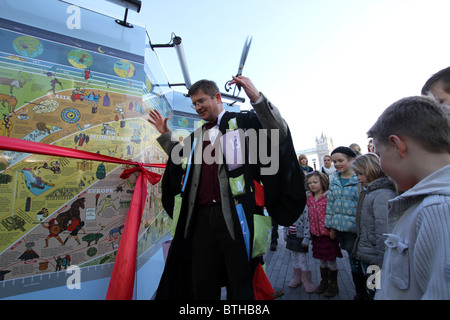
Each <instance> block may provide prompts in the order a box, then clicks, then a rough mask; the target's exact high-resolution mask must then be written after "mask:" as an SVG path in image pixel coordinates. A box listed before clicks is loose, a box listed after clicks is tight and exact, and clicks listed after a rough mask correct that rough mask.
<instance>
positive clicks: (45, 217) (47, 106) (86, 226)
mask: <svg viewBox="0 0 450 320" xmlns="http://www.w3.org/2000/svg"><path fill="white" fill-rule="evenodd" d="M0 20H1V21H0V26H2V27H1V28H0V39H1V41H0V101H1V102H0V135H2V136H5V137H13V138H18V139H22V140H28V141H35V142H41V143H45V144H53V145H56V146H63V147H68V148H72V149H77V150H84V151H89V152H92V153H100V154H103V155H109V156H113V157H116V158H120V159H130V160H131V159H132V160H133V161H139V162H145V163H164V162H165V160H166V155H165V154H164V152H163V151H162V150H161V149H160V148H159V146H158V145H157V143H156V142H155V138H156V137H157V132H156V131H155V129H153V128H152V127H151V126H150V124H149V123H148V122H147V121H146V120H145V118H144V115H146V114H148V110H149V108H158V109H160V111H161V113H163V114H166V113H168V112H170V110H168V109H167V108H168V106H167V103H166V101H165V100H164V97H163V96H161V95H157V94H154V93H150V90H153V86H152V75H151V74H149V72H148V71H144V57H143V56H136V55H132V54H128V53H126V52H122V51H119V50H114V48H106V47H104V46H100V45H98V44H93V43H87V42H85V41H82V40H80V39H76V41H75V40H73V39H71V41H72V40H73V41H72V43H74V42H76V43H77V47H75V46H73V45H70V44H69V42H70V41H68V40H67V37H65V36H59V35H58V34H56V33H53V32H50V31H48V30H46V31H45V32H39V30H34V29H33V28H31V27H29V26H27V27H26V28H25V27H23V26H22V25H20V24H18V23H13V22H11V21H6V20H4V19H0ZM30 30H31V31H32V32H30ZM36 34H43V35H47V36H49V35H51V38H52V39H51V41H50V40H48V39H47V38H46V37H44V36H42V37H37V36H36ZM58 40H59V41H58ZM90 48H98V50H92V49H90ZM106 51H108V52H111V51H114V53H115V54H114V55H111V54H110V55H106V54H105V53H104V52H106ZM143 96H145V99H143ZM123 169H124V166H122V165H118V164H114V163H100V162H95V161H86V160H77V159H69V158H65V157H64V156H63V155H62V156H61V157H52V156H45V155H37V154H33V153H32V152H30V153H18V152H11V151H2V150H0V280H11V279H17V278H23V277H28V276H35V275H42V274H45V273H52V272H56V271H60V270H64V269H66V268H67V267H68V266H70V265H78V266H79V267H84V266H92V265H100V264H106V263H112V262H114V259H115V254H116V251H117V248H118V246H119V244H120V239H121V235H122V230H123V227H124V222H125V217H126V214H127V211H128V208H129V206H130V202H131V196H132V194H133V188H134V184H135V180H136V177H135V176H131V177H130V178H128V179H126V180H122V179H121V178H120V177H119V176H120V174H121V173H122V171H123ZM154 170H155V171H156V172H159V173H162V171H161V170H162V169H154ZM148 191H149V192H148V197H147V202H146V209H145V211H144V213H143V218H142V221H141V227H140V232H139V238H140V239H139V244H138V251H139V254H142V253H144V252H145V251H146V250H147V249H148V248H150V247H151V246H152V245H153V244H154V243H155V242H156V241H158V240H159V239H160V238H161V237H162V236H163V235H165V234H166V233H167V232H168V231H169V230H170V224H171V221H170V219H169V218H168V216H167V214H166V213H165V212H164V210H163V209H162V206H161V200H160V196H161V190H160V185H159V184H156V185H154V186H152V185H150V184H148Z"/></svg>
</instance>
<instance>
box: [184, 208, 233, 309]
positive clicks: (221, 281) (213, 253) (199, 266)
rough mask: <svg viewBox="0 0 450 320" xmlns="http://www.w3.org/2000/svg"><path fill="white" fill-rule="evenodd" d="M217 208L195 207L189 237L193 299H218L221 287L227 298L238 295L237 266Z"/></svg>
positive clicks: (219, 210)
mask: <svg viewBox="0 0 450 320" xmlns="http://www.w3.org/2000/svg"><path fill="white" fill-rule="evenodd" d="M238 259H239V258H238V255H237V250H236V245H235V242H234V240H233V239H232V238H231V236H230V234H229V232H228V229H227V226H226V224H225V220H224V218H223V214H222V207H221V206H220V205H213V206H199V207H198V209H197V212H196V221H195V227H194V235H193V252H192V280H193V291H194V298H195V299H202V300H203V299H214V300H220V296H221V287H222V286H224V285H226V287H227V299H236V298H237V297H238V295H239V293H238V292H239V264H238V261H239V260H238Z"/></svg>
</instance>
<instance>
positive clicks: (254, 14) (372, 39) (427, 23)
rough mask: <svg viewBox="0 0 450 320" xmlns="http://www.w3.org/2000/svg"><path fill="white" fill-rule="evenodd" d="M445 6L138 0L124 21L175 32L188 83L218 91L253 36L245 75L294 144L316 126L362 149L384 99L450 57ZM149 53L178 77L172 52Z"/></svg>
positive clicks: (386, 0)
mask: <svg viewBox="0 0 450 320" xmlns="http://www.w3.org/2000/svg"><path fill="white" fill-rule="evenodd" d="M96 2H100V3H104V2H105V1H96ZM110 7H111V8H112V9H111V10H112V11H114V8H113V7H114V5H111V6H110ZM119 12H120V14H119V15H118V17H123V10H122V9H120V10H119ZM449 13H450V2H449V1H448V0H427V1H424V0H420V1H419V0H377V1H374V0H339V1H336V0H315V1H312V0H308V1H306V0H292V1H291V0H279V1H268V0H241V1H236V0H229V1H211V0H209V1H204V0H191V1H186V0H168V1H167V0H165V1H156V0H142V9H141V12H140V13H135V12H130V14H129V21H130V22H133V21H134V22H136V23H137V24H140V25H143V26H144V25H145V26H146V27H147V29H148V31H149V34H150V37H151V38H152V42H153V43H167V42H169V40H170V37H171V34H172V32H174V33H175V34H176V35H178V36H180V37H181V38H182V39H183V47H184V52H185V55H186V60H187V64H188V68H189V73H190V77H191V81H192V82H195V81H197V80H199V79H202V78H208V79H211V80H214V81H216V82H217V84H218V85H219V88H221V89H222V88H223V87H224V84H225V82H226V81H227V80H229V79H230V77H231V75H233V74H235V73H236V72H237V67H238V62H239V59H240V56H241V51H242V47H243V44H244V42H245V39H246V37H247V36H253V42H252V46H251V48H250V53H249V56H248V58H247V63H246V65H245V68H244V75H245V76H248V77H250V78H251V79H252V80H253V82H254V83H255V85H256V86H257V87H258V89H259V90H260V91H262V92H263V93H265V95H266V96H267V97H268V98H269V99H270V100H271V101H272V102H273V103H274V104H275V105H276V106H277V107H278V108H279V109H280V111H281V113H282V115H283V116H284V117H285V119H286V120H287V122H288V124H289V126H290V129H291V132H292V135H293V138H294V144H295V147H296V149H297V150H300V149H308V148H312V147H314V146H315V143H314V141H315V138H316V137H317V136H320V135H321V133H322V132H323V133H324V134H326V135H328V136H331V137H332V138H333V140H334V144H335V147H337V146H339V145H349V144H350V143H353V142H356V143H359V144H360V145H361V147H362V148H363V150H364V148H365V145H366V143H367V138H366V132H367V130H368V129H369V128H370V127H371V125H372V124H373V123H374V122H375V121H376V119H377V117H378V116H379V115H380V114H381V113H382V111H383V110H384V109H385V108H386V107H388V106H389V105H390V104H391V103H393V102H395V101H396V100H398V99H400V98H402V97H405V96H411V95H417V94H420V89H421V87H422V85H423V84H424V82H425V81H426V80H427V79H428V78H429V77H430V76H431V75H432V74H433V73H435V72H437V71H439V70H440V69H443V68H445V67H447V66H449V65H450V63H449V57H450V52H449V51H450V41H449V40H448V37H447V33H448V32H447V30H448V15H449ZM169 51H170V52H169ZM158 53H159V54H160V56H161V59H162V61H163V63H164V65H165V69H166V71H167V74H168V77H169V80H170V81H171V82H172V83H178V82H183V77H182V73H181V70H180V67H179V64H178V60H177V57H176V55H175V52H174V51H172V50H168V51H166V50H164V51H162V50H159V51H158ZM241 95H243V93H241ZM247 107H248V106H247V104H246V105H245V106H244V108H247Z"/></svg>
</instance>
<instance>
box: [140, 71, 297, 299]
mask: <svg viewBox="0 0 450 320" xmlns="http://www.w3.org/2000/svg"><path fill="white" fill-rule="evenodd" d="M230 84H235V85H237V86H238V87H240V88H243V89H244V91H245V93H246V94H247V96H248V98H249V99H250V102H251V104H252V106H253V109H254V111H255V112H256V113H255V112H241V113H233V112H225V110H224V108H223V106H222V99H221V94H220V92H219V89H218V88H217V85H216V84H215V83H214V82H212V81H208V80H200V81H198V82H197V83H195V84H193V85H192V87H191V88H190V89H189V93H188V94H189V96H190V98H191V100H192V104H193V107H195V110H196V112H197V113H198V115H199V116H200V117H201V118H202V119H203V120H205V121H206V122H207V123H205V124H204V125H203V126H202V127H200V128H199V129H197V130H196V131H195V132H194V133H192V134H191V135H190V136H189V137H187V138H186V139H185V140H184V141H183V143H182V144H180V142H179V141H178V140H176V139H175V138H174V137H173V136H172V132H171V131H170V130H169V127H168V125H167V119H168V118H165V119H164V118H163V117H162V116H161V115H160V114H159V113H158V111H156V110H152V111H150V119H149V120H148V121H149V122H150V123H151V124H153V125H154V126H155V128H156V129H157V130H158V131H159V132H160V133H161V136H159V137H158V138H157V141H158V142H159V144H160V145H161V147H162V148H163V149H164V151H165V152H166V153H167V154H168V155H169V160H168V162H167V167H166V170H165V173H164V177H163V180H162V188H163V199H162V200H163V206H164V208H165V209H166V211H167V212H168V214H169V215H171V216H172V215H173V207H174V196H175V195H177V194H180V193H181V195H182V202H181V209H180V212H179V217H178V221H177V226H176V231H175V235H174V238H173V241H172V244H171V248H170V250H169V253H168V257H167V261H166V266H165V270H164V273H163V275H162V277H161V282H160V285H159V288H158V291H157V294H156V299H220V296H221V287H222V286H226V287H227V298H228V299H233V300H236V299H253V293H254V291H253V272H254V270H255V267H256V265H257V264H258V263H259V259H257V258H252V256H251V253H252V245H251V244H252V241H253V215H254V214H258V213H261V211H262V208H261V207H257V206H256V205H255V195H254V191H255V187H254V184H253V183H254V181H255V180H256V181H258V182H261V183H262V184H263V185H264V189H265V195H266V207H267V209H268V211H269V214H271V211H272V212H274V213H275V214H276V215H277V217H276V220H277V221H278V222H279V223H280V224H282V225H283V224H284V225H288V224H290V223H292V222H294V221H295V220H296V219H297V217H298V215H299V214H300V213H301V210H303V207H304V204H305V195H304V193H305V190H304V186H303V181H302V177H301V176H300V175H299V174H297V172H300V170H298V163H297V160H296V156H295V151H294V149H293V145H292V140H291V138H290V133H289V129H288V126H287V124H286V122H285V120H284V119H283V118H282V117H281V115H280V113H279V111H278V109H277V108H276V107H275V106H274V105H273V104H272V103H271V102H270V101H269V100H268V99H267V98H266V97H265V96H264V95H263V94H261V93H260V92H259V91H258V90H257V89H256V87H255V86H254V84H253V83H252V81H251V80H250V79H249V78H247V77H243V76H239V77H233V80H232V81H231V82H230ZM261 129H268V130H267V131H266V132H267V134H261V133H260V132H262V131H261ZM251 130H253V131H252V132H253V133H256V136H257V141H258V145H257V146H254V147H255V148H252V147H251V146H249V145H248V144H249V140H250V139H249V138H248V137H247V138H246V137H244V138H242V132H247V133H250V131H251ZM267 137H269V138H267ZM230 139H234V140H233V141H234V144H232V145H233V146H234V147H232V148H230V147H228V148H227V146H228V145H229V144H228V142H229V141H230ZM262 139H263V140H264V139H265V140H264V141H263V143H266V147H267V148H266V150H265V152H266V153H267V152H268V149H270V150H269V152H268V153H271V154H270V157H271V158H269V159H270V160H271V162H272V163H269V164H268V163H267V161H266V160H267V157H266V158H265V163H262V162H261V152H260V146H261V144H260V143H259V141H261V140H262ZM254 143H255V141H253V144H254ZM182 146H184V147H187V149H185V150H188V152H184V153H183V152H181V151H180V150H181V149H182V148H181V147H182ZM233 148H234V149H239V150H240V152H241V153H240V154H239V155H238V156H241V157H242V159H244V160H243V161H242V162H239V163H229V162H231V161H229V159H230V158H229V157H228V155H227V154H226V152H230V149H233ZM274 148H275V149H274ZM191 150H192V152H190V151H191ZM255 150H256V152H255ZM280 150H284V151H280ZM286 150H287V152H286ZM232 152H235V150H232ZM181 154H182V155H181ZM242 154H243V156H242ZM265 155H266V154H265ZM265 155H264V156H265ZM280 155H281V157H283V159H280V158H279V157H280ZM183 157H184V161H183ZM211 159H213V161H211ZM286 159H289V164H288V165H283V162H285V163H286ZM221 160H222V161H221ZM280 162H281V164H282V167H283V168H281V169H280V168H279V166H280ZM296 163H297V167H295V164H296ZM271 166H272V167H271ZM271 169H275V171H274V170H271ZM264 170H266V171H265V172H266V174H264ZM287 171H289V172H288V173H287V175H286V172H287ZM280 172H282V173H283V176H281V177H280ZM267 173H269V174H267ZM284 176H289V179H290V180H289V181H281V180H282V179H283V177H284ZM283 182H284V183H286V182H287V183H289V184H290V185H289V188H290V191H288V192H287V193H289V192H290V194H289V195H288V197H286V195H283V194H280V192H283V191H282V190H283V188H284V187H280V186H281V185H283ZM268 190H269V191H270V194H269V193H268ZM292 190H294V191H292ZM281 198H283V199H288V200H286V201H281V200H280V199H281ZM272 207H273V208H274V209H273V210H271V209H272ZM297 210H298V214H297ZM292 212H294V213H293V214H292ZM239 213H241V214H243V215H244V216H245V219H244V220H246V221H244V222H243V219H242V215H241V216H240V215H239ZM244 224H246V225H247V226H248V230H247V229H246V230H244V231H243V229H242V226H243V225H244ZM246 241H247V242H246ZM249 243H250V246H249Z"/></svg>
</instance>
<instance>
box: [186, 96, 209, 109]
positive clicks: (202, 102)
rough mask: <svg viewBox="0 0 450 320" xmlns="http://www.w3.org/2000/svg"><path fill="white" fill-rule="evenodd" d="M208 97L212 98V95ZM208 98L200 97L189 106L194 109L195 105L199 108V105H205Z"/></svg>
mask: <svg viewBox="0 0 450 320" xmlns="http://www.w3.org/2000/svg"><path fill="white" fill-rule="evenodd" d="M209 99H214V97H209ZM209 99H208V98H201V99H199V100H198V101H197V102H195V103H193V104H191V108H192V109H194V110H195V109H196V108H197V106H198V107H200V108H201V107H203V106H204V105H205V103H206V101H208V100H209Z"/></svg>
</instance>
